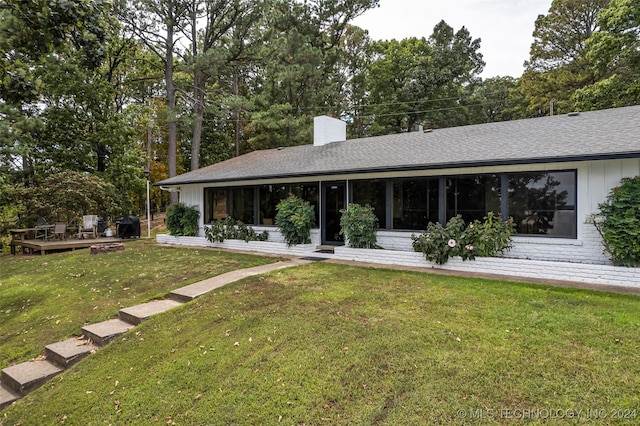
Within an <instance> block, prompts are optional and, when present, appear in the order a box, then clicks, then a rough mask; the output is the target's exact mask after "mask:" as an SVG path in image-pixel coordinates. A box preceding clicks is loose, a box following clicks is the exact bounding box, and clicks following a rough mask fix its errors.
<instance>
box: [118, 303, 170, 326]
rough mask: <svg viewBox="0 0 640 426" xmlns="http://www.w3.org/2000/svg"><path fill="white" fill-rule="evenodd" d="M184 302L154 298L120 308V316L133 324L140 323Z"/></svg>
mask: <svg viewBox="0 0 640 426" xmlns="http://www.w3.org/2000/svg"><path fill="white" fill-rule="evenodd" d="M181 304H182V303H180V302H178V301H176V300H170V299H163V300H154V301H151V302H148V303H143V304H141V305H136V306H131V307H129V308H124V309H120V312H119V313H118V318H120V319H121V320H122V321H126V322H128V323H131V324H135V325H138V324H140V323H141V322H142V321H144V320H146V319H148V318H149V317H151V316H153V315H156V314H159V313H162V312H164V311H167V310H169V309H171V308H175V307H176V306H180V305H181Z"/></svg>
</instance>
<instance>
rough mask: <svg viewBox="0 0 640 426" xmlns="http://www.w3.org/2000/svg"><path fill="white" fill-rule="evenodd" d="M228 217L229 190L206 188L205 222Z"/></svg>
mask: <svg viewBox="0 0 640 426" xmlns="http://www.w3.org/2000/svg"><path fill="white" fill-rule="evenodd" d="M225 217H227V191H226V189H224V188H205V190H204V223H212V222H214V221H216V220H218V219H224V218H225Z"/></svg>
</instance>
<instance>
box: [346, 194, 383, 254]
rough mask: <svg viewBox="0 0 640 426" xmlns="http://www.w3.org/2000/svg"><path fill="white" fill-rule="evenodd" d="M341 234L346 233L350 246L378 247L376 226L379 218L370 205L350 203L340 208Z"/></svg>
mask: <svg viewBox="0 0 640 426" xmlns="http://www.w3.org/2000/svg"><path fill="white" fill-rule="evenodd" d="M340 213H342V217H341V218H340V234H341V235H344V238H345V240H346V241H347V243H348V244H349V247H354V248H375V247H377V244H376V242H377V239H376V228H377V227H378V218H377V217H376V215H375V214H374V213H373V208H372V207H371V206H369V205H366V206H361V205H360V204H349V206H347V208H346V209H343V210H340Z"/></svg>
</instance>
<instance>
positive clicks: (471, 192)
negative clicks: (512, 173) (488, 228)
mask: <svg viewBox="0 0 640 426" xmlns="http://www.w3.org/2000/svg"><path fill="white" fill-rule="evenodd" d="M446 182H447V215H446V217H447V221H448V220H449V219H451V218H452V217H454V216H456V215H461V216H462V219H463V220H464V221H465V222H466V223H469V222H473V221H474V220H482V219H483V218H484V217H485V216H486V215H487V213H489V212H494V213H496V215H497V216H498V217H499V216H500V176H497V175H475V176H464V177H451V178H447V180H446Z"/></svg>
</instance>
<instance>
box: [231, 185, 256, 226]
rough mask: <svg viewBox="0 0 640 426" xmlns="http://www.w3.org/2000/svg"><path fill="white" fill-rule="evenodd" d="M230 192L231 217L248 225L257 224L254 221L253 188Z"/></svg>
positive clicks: (234, 189) (237, 189)
mask: <svg viewBox="0 0 640 426" xmlns="http://www.w3.org/2000/svg"><path fill="white" fill-rule="evenodd" d="M229 192H230V194H231V210H230V215H231V217H232V218H234V219H236V220H240V221H242V222H244V223H246V224H248V225H253V224H254V223H255V222H254V220H253V218H254V211H253V206H254V197H253V193H254V190H253V187H244V188H232V189H230V190H229Z"/></svg>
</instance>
